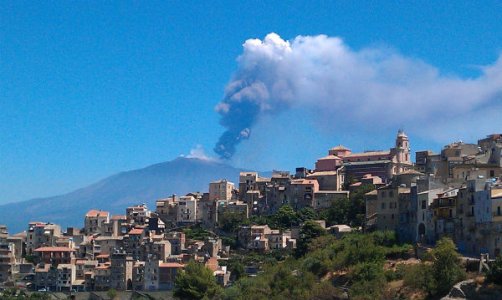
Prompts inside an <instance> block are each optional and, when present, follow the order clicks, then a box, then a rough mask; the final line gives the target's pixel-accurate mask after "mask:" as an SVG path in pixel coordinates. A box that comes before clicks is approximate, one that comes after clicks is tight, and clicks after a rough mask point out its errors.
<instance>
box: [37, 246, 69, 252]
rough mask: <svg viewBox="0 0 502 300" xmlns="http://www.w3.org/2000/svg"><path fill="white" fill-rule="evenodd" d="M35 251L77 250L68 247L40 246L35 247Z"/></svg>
mask: <svg viewBox="0 0 502 300" xmlns="http://www.w3.org/2000/svg"><path fill="white" fill-rule="evenodd" d="M35 252H75V250H74V249H72V248H67V247H40V248H37V249H35Z"/></svg>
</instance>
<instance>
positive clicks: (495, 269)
mask: <svg viewBox="0 0 502 300" xmlns="http://www.w3.org/2000/svg"><path fill="white" fill-rule="evenodd" d="M486 280H487V281H489V282H493V283H496V284H502V256H500V255H499V256H497V258H496V259H495V262H493V264H492V265H491V266H490V271H488V272H487V273H486Z"/></svg>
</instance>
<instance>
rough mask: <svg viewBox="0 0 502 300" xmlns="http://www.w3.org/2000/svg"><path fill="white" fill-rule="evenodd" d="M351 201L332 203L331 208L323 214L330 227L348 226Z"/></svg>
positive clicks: (343, 200) (341, 200)
mask: <svg viewBox="0 0 502 300" xmlns="http://www.w3.org/2000/svg"><path fill="white" fill-rule="evenodd" d="M349 207H350V200H349V199H339V200H336V201H334V202H333V203H331V206H330V207H329V208H328V209H327V210H326V211H324V212H323V213H322V214H321V217H322V218H323V219H325V220H326V222H327V223H328V224H329V225H337V224H348V223H349V222H348V216H349Z"/></svg>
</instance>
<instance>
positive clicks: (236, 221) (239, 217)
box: [218, 211, 249, 233]
mask: <svg viewBox="0 0 502 300" xmlns="http://www.w3.org/2000/svg"><path fill="white" fill-rule="evenodd" d="M248 223H249V221H248V219H246V217H245V214H244V213H238V212H231V211H226V212H224V213H223V214H222V215H221V216H220V218H219V221H218V227H219V228H220V229H221V230H223V231H225V232H227V233H236V232H237V230H238V229H239V227H240V226H241V225H244V224H248Z"/></svg>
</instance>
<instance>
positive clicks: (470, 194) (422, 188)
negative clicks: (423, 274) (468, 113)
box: [365, 134, 502, 256]
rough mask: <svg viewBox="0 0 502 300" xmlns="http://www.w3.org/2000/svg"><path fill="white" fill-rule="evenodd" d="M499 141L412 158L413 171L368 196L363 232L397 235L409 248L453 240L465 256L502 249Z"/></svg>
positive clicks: (496, 136) (451, 147)
mask: <svg viewBox="0 0 502 300" xmlns="http://www.w3.org/2000/svg"><path fill="white" fill-rule="evenodd" d="M501 149H502V135H500V134H493V135H489V136H488V137H486V138H484V139H481V140H479V141H478V143H477V144H468V143H463V142H455V143H452V144H449V145H446V146H445V147H444V148H443V149H442V151H441V153H439V154H434V153H433V152H431V151H419V152H416V163H415V166H414V169H413V170H411V169H410V170H408V171H404V172H401V173H398V174H395V175H394V176H393V178H392V180H391V181H390V182H389V183H388V184H385V185H383V186H380V187H377V188H376V189H375V190H373V191H371V192H369V193H367V194H366V195H365V196H366V228H367V229H377V230H395V231H396V232H397V233H398V236H399V237H400V238H401V239H402V240H404V241H408V242H420V243H428V244H433V243H434V242H435V241H437V240H438V239H439V238H441V237H444V236H447V237H450V238H452V239H453V240H454V241H455V243H456V245H457V247H458V249H459V251H460V252H462V253H464V254H466V255H476V256H477V255H479V254H482V253H489V254H490V255H492V256H496V255H499V254H500V251H501V249H502V212H501V209H502V181H501V177H500V175H501V172H502V162H501Z"/></svg>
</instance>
